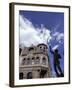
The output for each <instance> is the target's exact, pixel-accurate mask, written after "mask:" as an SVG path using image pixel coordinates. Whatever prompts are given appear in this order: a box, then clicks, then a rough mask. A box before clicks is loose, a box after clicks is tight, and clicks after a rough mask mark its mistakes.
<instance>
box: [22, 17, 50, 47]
mask: <svg viewBox="0 0 72 90" xmlns="http://www.w3.org/2000/svg"><path fill="white" fill-rule="evenodd" d="M51 38H52V37H51V35H50V30H48V29H46V28H45V27H44V26H43V25H41V28H38V27H37V28H35V27H34V25H33V24H32V22H31V21H29V20H28V19H26V18H25V17H22V16H21V15H20V45H22V46H23V45H24V46H27V47H28V46H31V45H32V44H33V45H37V44H39V43H45V44H47V41H48V42H49V41H50V39H51Z"/></svg>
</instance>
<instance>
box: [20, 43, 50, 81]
mask: <svg viewBox="0 0 72 90" xmlns="http://www.w3.org/2000/svg"><path fill="white" fill-rule="evenodd" d="M19 60H20V61H19V79H32V78H48V77H51V68H50V62H49V57H48V47H47V45H45V44H38V45H37V46H33V45H32V46H31V47H24V48H22V49H21V48H20V59H19Z"/></svg>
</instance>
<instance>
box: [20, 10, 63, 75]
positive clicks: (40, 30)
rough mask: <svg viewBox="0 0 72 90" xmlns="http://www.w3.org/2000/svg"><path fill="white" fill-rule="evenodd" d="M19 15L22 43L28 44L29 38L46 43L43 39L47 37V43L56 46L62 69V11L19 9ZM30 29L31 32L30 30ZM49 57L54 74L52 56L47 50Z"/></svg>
mask: <svg viewBox="0 0 72 90" xmlns="http://www.w3.org/2000/svg"><path fill="white" fill-rule="evenodd" d="M19 15H20V18H21V19H20V27H21V28H20V31H21V34H20V40H21V41H22V43H24V44H25V43H26V44H27V45H28V42H29V43H30V41H31V40H34V41H32V43H38V42H39V43H41V42H44V43H46V42H45V41H46V40H47V38H49V40H48V43H47V44H48V45H51V47H52V48H53V49H54V48H58V50H59V53H60V55H61V57H62V59H61V60H60V63H61V68H62V70H63V69H64V13H59V12H38V11H20V12H19ZM29 29H30V31H29ZM25 30H26V31H27V32H28V33H27V32H26V31H25ZM31 30H32V32H33V33H32V32H31ZM23 33H24V34H23ZM29 33H30V34H29ZM35 33H36V34H35ZM25 34H26V36H25ZM27 35H28V36H30V37H31V38H30V40H28V42H27V39H29V37H28V36H27ZM24 36H25V37H24ZM47 36H48V37H47ZM24 38H25V39H26V41H24ZM36 39H38V40H36ZM44 39H45V40H44ZM35 40H36V42H35ZM41 40H42V41H41ZM32 43H31V44H32ZM48 52H49V51H48ZM49 57H50V64H51V66H52V72H53V74H54V69H53V56H52V55H51V53H50V52H49ZM63 71H64V70H63Z"/></svg>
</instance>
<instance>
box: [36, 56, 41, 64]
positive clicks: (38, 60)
mask: <svg viewBox="0 0 72 90" xmlns="http://www.w3.org/2000/svg"><path fill="white" fill-rule="evenodd" d="M39 63H40V57H38V56H37V57H36V60H35V64H39Z"/></svg>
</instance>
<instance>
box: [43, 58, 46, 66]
mask: <svg viewBox="0 0 72 90" xmlns="http://www.w3.org/2000/svg"><path fill="white" fill-rule="evenodd" d="M42 63H43V64H44V65H46V58H45V57H43V58H42Z"/></svg>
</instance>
